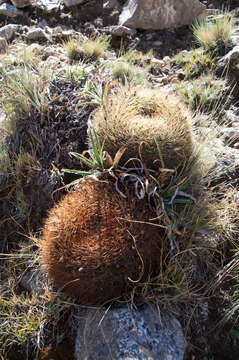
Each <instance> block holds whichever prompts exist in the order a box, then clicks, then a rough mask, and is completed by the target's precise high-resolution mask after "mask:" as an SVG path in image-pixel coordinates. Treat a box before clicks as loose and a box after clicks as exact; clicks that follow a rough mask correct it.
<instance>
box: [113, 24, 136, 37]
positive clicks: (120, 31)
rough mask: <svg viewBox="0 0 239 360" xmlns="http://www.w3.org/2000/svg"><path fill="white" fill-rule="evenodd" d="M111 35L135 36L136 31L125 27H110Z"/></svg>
mask: <svg viewBox="0 0 239 360" xmlns="http://www.w3.org/2000/svg"><path fill="white" fill-rule="evenodd" d="M111 33H112V35H115V36H124V35H128V36H135V35H136V34H137V31H136V30H135V29H130V28H128V27H126V26H121V25H120V26H112V27H111Z"/></svg>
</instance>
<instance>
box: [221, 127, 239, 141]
mask: <svg viewBox="0 0 239 360" xmlns="http://www.w3.org/2000/svg"><path fill="white" fill-rule="evenodd" d="M221 136H222V137H223V139H224V141H225V143H226V144H229V145H231V146H232V145H234V144H235V142H237V141H238V140H239V128H236V127H226V128H223V131H222V134H221Z"/></svg>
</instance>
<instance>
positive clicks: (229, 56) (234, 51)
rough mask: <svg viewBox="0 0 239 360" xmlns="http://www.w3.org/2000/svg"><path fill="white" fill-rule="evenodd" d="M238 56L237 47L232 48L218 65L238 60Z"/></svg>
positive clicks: (238, 47) (238, 48)
mask: <svg viewBox="0 0 239 360" xmlns="http://www.w3.org/2000/svg"><path fill="white" fill-rule="evenodd" d="M238 56H239V45H237V46H234V48H233V49H232V50H231V51H229V53H227V54H226V55H225V56H223V57H222V58H221V60H219V63H220V64H227V63H228V62H230V61H233V60H236V59H238Z"/></svg>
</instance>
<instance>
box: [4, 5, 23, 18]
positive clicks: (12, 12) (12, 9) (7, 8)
mask: <svg viewBox="0 0 239 360" xmlns="http://www.w3.org/2000/svg"><path fill="white" fill-rule="evenodd" d="M0 15H5V16H9V17H16V16H22V15H23V12H22V11H21V10H19V9H18V8H16V6H13V5H10V4H2V5H0Z"/></svg>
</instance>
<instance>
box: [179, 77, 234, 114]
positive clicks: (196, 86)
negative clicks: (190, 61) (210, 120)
mask: <svg viewBox="0 0 239 360" xmlns="http://www.w3.org/2000/svg"><path fill="white" fill-rule="evenodd" d="M178 93H179V95H180V97H181V98H182V100H183V101H184V102H185V103H186V104H188V105H189V106H190V108H191V110H193V111H199V112H204V113H209V112H210V111H213V112H214V113H215V111H214V110H215V109H217V112H218V115H219V113H220V111H219V110H218V107H220V105H221V104H222V102H223V100H225V101H226V102H227V103H228V101H229V100H230V96H229V94H228V86H227V82H226V80H225V79H216V78H214V76H213V75H212V74H207V75H202V76H201V77H199V78H198V79H196V80H191V81H185V82H183V83H182V86H180V88H179V91H178ZM215 115H216V113H215Z"/></svg>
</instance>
